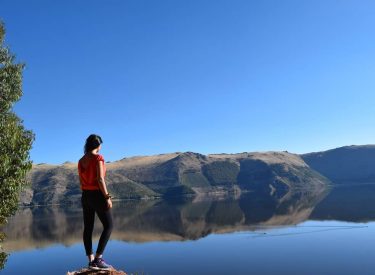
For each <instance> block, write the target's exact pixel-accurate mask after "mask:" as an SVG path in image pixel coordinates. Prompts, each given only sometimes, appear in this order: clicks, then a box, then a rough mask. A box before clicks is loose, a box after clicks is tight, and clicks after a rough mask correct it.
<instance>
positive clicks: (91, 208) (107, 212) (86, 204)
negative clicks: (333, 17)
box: [81, 190, 113, 256]
mask: <svg viewBox="0 0 375 275" xmlns="http://www.w3.org/2000/svg"><path fill="white" fill-rule="evenodd" d="M81 202H82V208H83V223H84V230H83V243H84V245H85V250H86V255H87V256H89V255H91V254H92V231H93V230H94V221H95V212H96V214H97V215H98V217H99V219H100V221H101V222H102V224H103V232H102V234H101V235H100V239H99V244H98V249H97V250H96V253H97V254H103V251H104V248H105V246H106V245H107V242H108V240H109V237H110V236H111V233H112V228H113V223H112V212H111V209H107V202H106V200H105V198H104V196H103V194H102V192H101V191H100V190H94V191H91V190H90V191H88V190H84V191H83V192H82V198H81Z"/></svg>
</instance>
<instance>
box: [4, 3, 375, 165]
mask: <svg viewBox="0 0 375 275" xmlns="http://www.w3.org/2000/svg"><path fill="white" fill-rule="evenodd" d="M374 12H375V2H374V1H354V0H353V1H345V0H340V1H338V0H337V1H333V0H324V1H321V0H314V1H313V0H311V1H300V0H295V1H288V0H285V1H278V0H274V1H268V0H262V1H261V0H259V1H249V0H247V1H240V0H226V1H223V0H212V1H206V0H168V1H166V0H158V1H154V0H148V1H145V0H117V1H114V0H109V1H98V0H90V1H88V0H87V1H83V0H82V1H73V0H68V1H47V0H45V1H41V0H32V1H26V0H24V1H19V0H0V18H1V19H2V20H3V21H4V23H5V26H6V29H7V35H6V44H7V45H8V46H9V47H10V48H11V50H12V52H13V53H15V54H16V56H17V60H19V61H21V62H25V63H26V65H27V67H26V69H25V71H24V96H23V97H22V99H21V101H19V102H18V103H17V104H16V105H15V107H14V110H15V111H16V113H17V114H18V115H19V116H20V117H21V118H22V119H23V120H24V124H25V125H26V127H27V128H29V129H32V130H33V131H34V133H35V135H36V141H35V143H34V147H33V149H32V151H31V159H32V160H33V161H34V162H35V163H40V162H47V163H62V162H64V161H77V160H78V159H79V158H80V157H81V155H82V147H83V145H84V141H85V138H86V137H87V136H88V135H89V134H91V133H97V134H99V135H101V136H102V138H103V140H104V144H103V149H102V154H103V155H104V157H105V159H106V160H109V161H115V160H118V159H121V158H123V157H130V156H135V155H151V154H160V153H168V152H176V151H181V152H183V151H194V152H200V153H203V154H208V153H221V152H226V153H236V152H244V151H268V150H288V151H290V152H294V153H305V152H311V151H320V150H326V149H330V148H335V147H339V146H343V145H351V144H372V143H374V142H373V138H374V135H375V130H374V129H375V128H374V126H375V108H374V103H375V78H374V72H375V35H374V34H375V32H374V29H375V17H374V16H373V15H374Z"/></svg>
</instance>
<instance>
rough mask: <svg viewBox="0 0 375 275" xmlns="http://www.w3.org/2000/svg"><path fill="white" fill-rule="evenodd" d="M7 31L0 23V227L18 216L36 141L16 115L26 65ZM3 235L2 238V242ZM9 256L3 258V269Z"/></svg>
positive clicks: (0, 258)
mask: <svg viewBox="0 0 375 275" xmlns="http://www.w3.org/2000/svg"><path fill="white" fill-rule="evenodd" d="M4 35H5V28H4V24H3V23H2V22H1V21H0V225H2V224H5V223H6V222H7V218H8V217H10V216H11V215H13V214H14V213H15V211H16V210H17V207H18V200H19V193H20V191H21V190H22V188H23V187H24V186H25V185H26V184H27V180H26V173H27V172H28V171H29V170H30V169H31V166H32V162H31V161H30V155H29V152H30V149H31V146H32V143H33V141H34V134H33V133H32V131H29V130H26V129H25V128H24V126H23V121H22V120H21V119H20V118H19V117H18V116H17V115H16V114H15V113H14V111H13V105H14V103H16V102H17V101H18V100H19V99H20V98H21V96H22V94H23V93H22V71H23V69H24V66H25V65H24V64H21V63H18V64H17V63H16V62H15V56H14V55H13V54H12V53H11V52H10V50H9V48H8V47H7V46H5V45H4ZM3 238H4V235H3V234H2V235H0V241H2V240H3ZM5 261H6V254H5V253H4V252H1V254H0V268H3V267H4V264H5Z"/></svg>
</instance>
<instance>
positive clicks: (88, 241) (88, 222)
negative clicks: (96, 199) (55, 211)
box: [81, 194, 95, 261]
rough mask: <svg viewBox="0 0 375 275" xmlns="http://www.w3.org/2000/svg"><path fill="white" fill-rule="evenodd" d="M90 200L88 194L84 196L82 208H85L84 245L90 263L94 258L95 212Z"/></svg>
mask: <svg viewBox="0 0 375 275" xmlns="http://www.w3.org/2000/svg"><path fill="white" fill-rule="evenodd" d="M88 199H89V198H87V194H82V199H81V201H82V208H83V224H84V229H83V244H84V245H85V251H86V255H87V256H88V257H89V261H91V258H92V254H93V253H92V231H93V230H94V221H95V210H94V209H93V208H92V207H91V206H90V203H88V201H87V200H88Z"/></svg>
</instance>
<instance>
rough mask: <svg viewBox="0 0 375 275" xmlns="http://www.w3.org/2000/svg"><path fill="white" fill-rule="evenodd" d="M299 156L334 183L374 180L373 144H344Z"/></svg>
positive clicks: (374, 152)
mask: <svg viewBox="0 0 375 275" xmlns="http://www.w3.org/2000/svg"><path fill="white" fill-rule="evenodd" d="M301 157H302V159H303V160H304V161H305V162H306V163H307V164H308V165H309V166H310V167H311V168H313V169H314V170H316V171H318V172H319V173H320V174H322V175H324V176H325V177H327V178H329V179H330V180H331V181H332V182H334V183H338V184H339V183H350V182H355V183H360V182H375V145H357V146H354V145H352V146H344V147H340V148H336V149H332V150H327V151H322V152H315V153H309V154H303V155H301Z"/></svg>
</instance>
